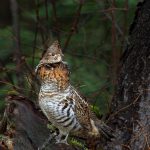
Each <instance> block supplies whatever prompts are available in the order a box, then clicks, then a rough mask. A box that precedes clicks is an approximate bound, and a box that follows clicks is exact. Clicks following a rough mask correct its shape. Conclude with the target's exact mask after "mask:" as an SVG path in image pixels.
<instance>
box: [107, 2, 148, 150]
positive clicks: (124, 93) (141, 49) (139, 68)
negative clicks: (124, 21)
mask: <svg viewBox="0 0 150 150" xmlns="http://www.w3.org/2000/svg"><path fill="white" fill-rule="evenodd" d="M121 61H122V62H121V66H120V74H119V77H118V83H117V88H116V93H115V96H114V99H113V102H112V110H113V111H112V115H111V116H110V118H109V122H110V126H112V128H113V129H114V134H115V136H116V138H115V139H114V140H113V141H112V142H109V143H107V144H106V146H105V149H107V150H128V149H129V150H149V149H150V88H149V87H150V1H149V0H145V1H144V2H140V3H139V4H138V6H137V11H136V14H135V18H134V21H133V24H132V25H131V27H130V32H129V44H128V45H127V47H126V49H125V52H124V55H123V57H122V59H121Z"/></svg>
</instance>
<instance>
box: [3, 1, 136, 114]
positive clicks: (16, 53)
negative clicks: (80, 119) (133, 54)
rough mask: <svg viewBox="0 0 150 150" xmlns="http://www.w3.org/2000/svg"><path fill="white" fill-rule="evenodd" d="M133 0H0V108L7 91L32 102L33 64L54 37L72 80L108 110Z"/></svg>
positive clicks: (101, 110)
mask: <svg viewBox="0 0 150 150" xmlns="http://www.w3.org/2000/svg"><path fill="white" fill-rule="evenodd" d="M136 3H137V2H136V0H129V1H128V0H123V1H120V0H112V1H110V0H95V1H93V0H86V1H84V0H65V1H64V0H59V1H55V0H35V1H29V0H18V1H16V0H10V1H9V0H5V1H4V0H3V1H1V5H0V54H1V55H0V112H2V111H3V109H4V107H5V103H4V98H5V96H6V95H7V94H8V93H21V94H22V95H25V96H26V97H30V99H31V100H33V101H34V102H35V101H36V98H37V92H38V88H37V87H38V86H37V84H36V79H34V68H35V66H36V65H37V64H38V62H39V59H40V57H41V54H42V52H43V51H44V47H43V45H44V43H45V42H46V41H47V39H48V38H49V41H50V42H53V41H54V40H55V39H58V40H59V41H60V43H61V46H62V49H63V52H64V54H65V60H66V61H67V62H68V63H69V66H70V70H71V82H72V84H73V85H74V86H75V87H77V88H78V89H79V90H80V91H81V92H82V94H83V95H85V96H86V97H87V98H88V99H89V100H90V102H91V103H92V104H93V106H94V110H95V112H96V113H97V114H99V115H102V114H105V113H107V112H109V109H110V108H109V104H110V101H111V98H112V94H113V90H114V86H115V84H116V78H117V70H118V67H119V59H120V56H121V54H122V48H123V47H125V46H126V44H127V43H128V37H127V35H128V32H127V31H128V27H129V25H130V23H131V22H132V19H133V16H134V11H135V8H136Z"/></svg>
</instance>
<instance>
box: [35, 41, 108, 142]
mask: <svg viewBox="0 0 150 150" xmlns="http://www.w3.org/2000/svg"><path fill="white" fill-rule="evenodd" d="M62 56H63V55H62V52H61V49H60V46H59V43H58V42H54V43H53V44H52V45H51V46H50V47H49V48H48V50H47V52H46V53H45V55H44V56H43V58H42V60H41V61H40V62H39V64H38V65H37V67H36V73H37V76H38V78H39V79H40V81H41V88H40V92H39V106H40V108H41V110H42V111H43V113H44V114H45V116H47V118H48V119H49V121H50V122H51V123H52V124H53V125H54V126H55V127H57V128H58V129H59V136H58V138H57V142H61V143H67V138H68V135H69V134H70V133H79V132H80V133H81V132H82V133H84V134H86V135H87V136H92V137H94V138H99V137H100V132H102V133H103V132H104V135H105V133H106V132H107V128H106V127H105V125H104V124H103V123H100V129H101V131H99V130H98V128H97V126H96V122H95V121H94V119H93V115H92V112H91V110H90V106H89V104H88V102H87V101H86V100H85V98H83V97H82V96H81V94H80V93H79V92H78V91H77V90H76V89H75V88H74V87H73V86H72V85H71V84H70V82H69V69H68V65H67V64H66V62H64V61H63V60H62ZM106 134H107V133H106ZM63 136H65V139H62V137H63Z"/></svg>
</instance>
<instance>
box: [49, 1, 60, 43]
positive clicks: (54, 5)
mask: <svg viewBox="0 0 150 150" xmlns="http://www.w3.org/2000/svg"><path fill="white" fill-rule="evenodd" d="M51 4H52V9H53V16H54V26H55V28H53V30H54V32H55V34H56V36H57V39H58V41H59V42H60V33H59V32H60V27H59V22H58V18H57V10H56V1H55V0H51Z"/></svg>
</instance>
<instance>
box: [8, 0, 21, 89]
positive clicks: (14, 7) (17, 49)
mask: <svg viewBox="0 0 150 150" xmlns="http://www.w3.org/2000/svg"><path fill="white" fill-rule="evenodd" d="M10 6H11V13H12V29H13V35H14V37H15V38H13V40H14V41H13V43H14V61H15V62H16V76H17V79H18V85H19V86H23V80H22V77H21V74H22V70H21V67H20V63H21V55H22V54H21V46H20V28H19V19H18V18H19V17H18V14H19V12H18V4H17V1H16V0H10Z"/></svg>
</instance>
